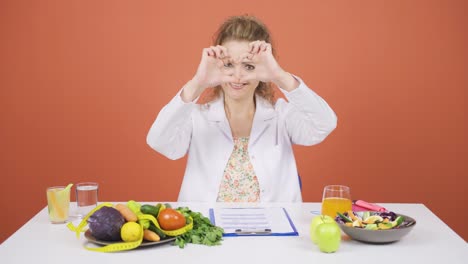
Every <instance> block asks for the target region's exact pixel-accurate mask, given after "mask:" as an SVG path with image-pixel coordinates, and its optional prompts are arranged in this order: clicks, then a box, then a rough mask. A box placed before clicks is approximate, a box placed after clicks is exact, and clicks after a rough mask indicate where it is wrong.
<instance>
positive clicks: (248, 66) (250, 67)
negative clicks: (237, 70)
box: [245, 64, 255, 71]
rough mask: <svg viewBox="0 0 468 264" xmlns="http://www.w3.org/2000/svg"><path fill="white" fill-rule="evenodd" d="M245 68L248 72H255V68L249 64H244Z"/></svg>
mask: <svg viewBox="0 0 468 264" xmlns="http://www.w3.org/2000/svg"><path fill="white" fill-rule="evenodd" d="M245 68H246V69H247V70H248V71H253V70H255V66H253V65H250V64H246V65H245Z"/></svg>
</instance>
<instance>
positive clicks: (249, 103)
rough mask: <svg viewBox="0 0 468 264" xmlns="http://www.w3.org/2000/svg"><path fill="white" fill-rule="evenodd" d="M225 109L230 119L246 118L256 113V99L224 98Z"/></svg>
mask: <svg viewBox="0 0 468 264" xmlns="http://www.w3.org/2000/svg"><path fill="white" fill-rule="evenodd" d="M224 109H225V111H226V116H227V118H228V119H231V118H235V119H245V118H248V117H253V116H254V114H255V100H254V99H248V100H242V101H240V100H232V99H228V98H224Z"/></svg>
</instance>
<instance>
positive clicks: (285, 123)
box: [147, 16, 337, 202]
mask: <svg viewBox="0 0 468 264" xmlns="http://www.w3.org/2000/svg"><path fill="white" fill-rule="evenodd" d="M271 83H273V84H275V85H277V86H278V87H279V88H280V89H281V91H282V92H283V93H284V95H285V97H286V98H287V100H288V102H286V101H285V100H284V99H278V100H277V101H276V102H274V98H273V88H272V87H271V85H270V84H271ZM209 87H215V89H214V95H213V96H212V97H213V99H212V100H211V101H209V102H208V103H205V104H196V101H197V100H198V98H199V96H200V95H201V94H202V92H203V91H205V89H206V88H209ZM336 122H337V119H336V116H335V114H334V112H333V111H332V110H331V109H330V107H329V106H328V105H327V103H326V102H325V101H324V100H323V99H322V98H320V97H319V96H318V95H317V94H316V93H314V92H313V91H312V90H310V89H309V88H308V87H307V86H306V85H305V84H304V82H303V81H302V80H301V79H299V78H298V77H295V76H293V75H291V74H289V73H287V72H286V71H284V70H283V69H282V68H281V67H280V65H279V64H278V63H277V61H276V59H275V57H274V55H273V48H272V46H271V39H270V34H269V32H268V30H267V28H266V27H265V26H264V25H263V24H262V23H261V22H260V21H258V20H257V19H256V18H254V17H250V16H237V17H232V18H229V19H228V20H227V21H225V22H224V24H223V25H221V27H220V29H219V30H218V33H217V35H216V38H215V41H214V46H211V47H209V48H205V49H203V53H202V58H201V62H200V65H199V66H198V70H197V72H196V74H195V76H194V77H193V78H192V80H190V81H188V82H187V83H186V84H185V86H184V87H183V88H182V89H181V90H180V91H179V93H177V95H176V96H175V97H174V98H173V99H172V100H171V101H170V102H169V104H167V105H166V106H165V107H164V108H163V109H162V110H161V112H160V113H159V115H158V117H157V118H156V121H155V122H154V124H153V125H152V127H151V129H150V131H149V133H148V136H147V143H148V144H149V145H150V146H151V147H152V148H153V149H154V150H156V151H158V152H160V153H161V154H163V155H165V156H166V157H168V158H170V159H179V158H182V157H183V156H185V154H187V153H188V160H187V167H186V170H185V176H184V179H183V182H182V186H181V189H180V193H179V198H178V200H179V201H190V202H214V201H218V202H300V201H302V197H301V190H300V186H299V179H298V172H297V168H296V162H295V158H294V154H293V149H292V144H300V145H314V144H317V143H319V142H321V141H322V140H323V139H325V137H327V135H328V134H329V133H330V132H331V131H332V130H333V129H334V128H335V127H336Z"/></svg>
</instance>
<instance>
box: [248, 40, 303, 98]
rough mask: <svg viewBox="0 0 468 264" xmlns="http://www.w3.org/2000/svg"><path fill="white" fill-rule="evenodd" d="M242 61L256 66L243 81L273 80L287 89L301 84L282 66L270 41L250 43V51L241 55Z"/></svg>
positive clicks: (290, 89) (289, 89)
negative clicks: (274, 54)
mask: <svg viewBox="0 0 468 264" xmlns="http://www.w3.org/2000/svg"><path fill="white" fill-rule="evenodd" d="M240 61H241V62H243V63H251V64H253V66H254V67H255V69H254V70H253V71H252V72H251V73H249V74H247V75H246V76H245V77H244V78H243V81H249V80H258V81H261V82H273V83H274V84H276V85H277V86H279V87H281V88H283V89H285V90H287V91H292V90H293V89H295V88H296V87H298V86H299V82H298V81H297V80H296V79H295V78H294V77H293V76H292V75H291V74H289V73H287V72H286V71H284V70H283V69H282V68H281V67H280V65H279V64H278V62H277V61H276V59H275V57H274V56H273V53H272V49H271V44H270V43H267V42H265V41H260V40H257V41H254V42H251V43H249V52H247V53H245V54H244V55H243V56H241V57H240Z"/></svg>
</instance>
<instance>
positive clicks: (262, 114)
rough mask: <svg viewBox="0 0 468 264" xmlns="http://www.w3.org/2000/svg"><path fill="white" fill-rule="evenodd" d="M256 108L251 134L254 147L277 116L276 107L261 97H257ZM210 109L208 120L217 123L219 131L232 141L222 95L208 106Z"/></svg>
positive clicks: (251, 142) (250, 143)
mask: <svg viewBox="0 0 468 264" xmlns="http://www.w3.org/2000/svg"><path fill="white" fill-rule="evenodd" d="M255 100H256V107H255V115H254V120H253V125H252V130H251V132H250V140H249V141H250V142H249V145H252V144H253V143H254V142H256V140H257V139H258V138H259V137H260V136H261V135H262V134H263V132H264V131H265V129H267V128H268V127H269V126H270V125H271V122H269V121H271V120H272V119H273V118H274V117H275V116H276V111H275V109H274V106H273V105H271V104H270V103H269V102H268V101H267V100H265V99H264V98H262V97H261V96H259V95H255ZM206 106H207V107H208V109H209V110H208V113H207V117H208V120H210V121H213V122H216V123H217V124H218V127H219V129H220V130H221V131H222V132H223V133H224V134H225V135H226V136H227V137H228V138H230V139H231V140H232V132H231V128H230V126H229V122H228V120H227V117H226V113H225V111H224V99H223V95H222V94H221V95H220V96H219V97H218V98H217V99H215V100H213V101H211V102H210V103H208V104H207V105H206Z"/></svg>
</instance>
